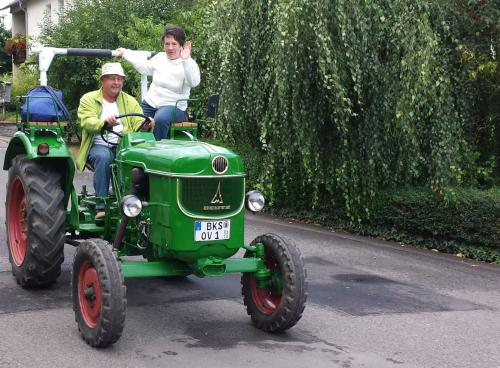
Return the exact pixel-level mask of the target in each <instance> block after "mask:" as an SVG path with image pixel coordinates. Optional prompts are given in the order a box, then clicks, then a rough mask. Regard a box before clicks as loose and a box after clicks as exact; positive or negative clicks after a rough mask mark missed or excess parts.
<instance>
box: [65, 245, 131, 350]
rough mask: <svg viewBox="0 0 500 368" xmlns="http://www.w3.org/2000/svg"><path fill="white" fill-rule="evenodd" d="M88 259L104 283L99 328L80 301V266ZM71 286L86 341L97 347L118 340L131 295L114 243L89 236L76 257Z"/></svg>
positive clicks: (78, 320)
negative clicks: (87, 318) (88, 322)
mask: <svg viewBox="0 0 500 368" xmlns="http://www.w3.org/2000/svg"><path fill="white" fill-rule="evenodd" d="M85 260H89V261H90V262H91V263H92V264H93V266H94V268H95V269H96V271H97V274H98V277H99V281H100V283H101V290H102V309H101V320H100V322H99V323H98V324H97V326H96V327H95V328H90V327H89V326H87V325H86V323H85V321H84V320H83V318H82V315H81V311H80V304H79V301H78V274H79V266H80V265H81V264H82V262H83V261H85ZM71 290H72V299H73V310H74V312H75V320H76V322H77V324H78V330H79V331H80V333H81V335H82V338H83V339H84V340H85V342H86V343H87V344H89V345H90V346H92V347H96V348H104V347H107V346H109V345H112V344H114V343H115V342H117V341H118V339H119V338H120V336H121V334H122V332H123V328H124V326H125V316H126V309H127V297H126V286H125V280H124V277H123V274H122V271H121V268H120V264H119V262H118V261H117V259H116V258H115V256H114V254H113V251H112V247H111V244H109V243H108V242H106V241H105V240H102V239H88V240H86V241H84V242H82V243H81V244H80V245H79V246H78V248H77V251H76V253H75V258H74V261H73V271H72V276H71Z"/></svg>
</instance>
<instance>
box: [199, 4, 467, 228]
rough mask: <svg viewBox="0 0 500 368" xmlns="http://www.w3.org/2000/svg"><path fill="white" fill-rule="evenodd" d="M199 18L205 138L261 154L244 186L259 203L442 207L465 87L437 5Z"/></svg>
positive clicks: (255, 11) (457, 165)
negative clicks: (397, 201)
mask: <svg viewBox="0 0 500 368" xmlns="http://www.w3.org/2000/svg"><path fill="white" fill-rule="evenodd" d="M203 9H204V10H203V12H202V14H198V19H200V20H202V22H201V23H200V24H201V25H200V27H201V26H202V27H203V32H201V29H199V32H198V37H199V40H198V44H201V45H203V49H204V50H199V51H198V54H197V57H198V58H199V59H200V60H201V63H202V64H203V66H204V70H205V74H204V77H205V82H204V85H205V88H206V89H210V90H219V91H220V92H221V93H222V95H223V99H224V100H223V101H224V103H223V107H222V111H221V113H222V119H221V124H219V125H218V126H216V127H214V129H215V131H216V133H217V135H218V136H220V137H223V138H224V139H229V140H232V141H234V142H236V143H248V144H251V146H252V147H254V149H255V150H258V151H259V152H260V153H261V155H262V156H261V157H262V162H261V165H262V171H261V175H260V177H259V180H258V181H259V183H260V185H261V188H263V189H264V190H265V192H266V195H267V196H268V198H270V199H271V201H272V203H273V204H275V205H277V206H284V207H292V208H295V209H310V208H331V207H332V206H343V207H345V208H346V209H347V211H348V213H349V214H350V215H351V216H352V218H360V217H363V216H366V215H369V208H370V203H371V201H372V199H373V198H375V197H376V195H377V193H379V192H380V191H382V190H386V189H391V188H398V187H402V186H407V185H426V186H428V187H429V188H430V189H432V190H434V191H435V192H436V193H441V194H443V193H446V191H445V188H448V187H450V186H456V185H460V184H462V183H463V181H464V180H466V179H467V178H468V177H470V176H471V175H470V171H471V170H473V167H474V162H473V161H474V160H473V157H475V156H474V152H472V149H471V147H472V145H471V144H470V143H471V142H469V141H468V140H467V135H466V134H465V132H466V131H467V130H466V126H465V124H466V121H467V119H468V115H467V114H468V112H467V111H468V104H467V103H466V102H464V101H466V100H467V97H468V96H466V95H464V92H463V89H462V88H461V86H462V85H463V83H464V80H467V77H466V76H465V75H464V73H465V71H464V68H462V66H461V64H460V59H459V57H458V53H457V51H456V47H457V46H458V45H457V44H456V43H457V42H458V41H456V40H454V36H453V34H452V31H451V30H450V29H451V28H450V20H449V19H447V17H449V15H448V13H447V12H446V9H441V7H440V5H439V2H436V1H418V2H414V1H406V0H400V1H394V0H386V1H384V0H377V1H373V0H359V1H355V2H354V1H347V0H331V1H325V0H277V1H276V0H273V1H270V0H239V1H234V0H221V1H217V2H208V3H207V6H205V7H204V8H203ZM194 28H196V27H194ZM195 33H196V32H195ZM200 34H201V35H200ZM471 157H472V158H471Z"/></svg>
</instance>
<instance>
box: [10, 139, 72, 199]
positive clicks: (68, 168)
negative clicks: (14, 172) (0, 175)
mask: <svg viewBox="0 0 500 368" xmlns="http://www.w3.org/2000/svg"><path fill="white" fill-rule="evenodd" d="M41 143H46V144H48V146H49V152H48V153H47V154H44V155H42V154H39V153H38V145H39V144H41ZM17 155H26V156H27V157H28V159H29V160H44V161H45V160H47V161H50V162H53V163H54V165H53V166H54V168H55V169H56V170H57V171H59V172H60V173H61V188H62V189H63V190H64V203H65V204H67V203H68V199H69V196H70V193H71V190H72V187H73V177H74V175H75V163H74V161H73V158H72V157H71V153H70V152H69V150H68V147H67V146H66V143H65V142H64V140H63V139H62V138H61V136H59V135H53V134H47V135H34V136H28V135H27V134H26V133H24V132H21V131H19V132H16V133H15V134H14V135H13V136H12V138H11V139H10V142H9V146H8V147H7V151H6V152H5V160H4V163H3V169H4V170H9V168H10V167H11V166H12V160H13V159H14V157H16V156H17Z"/></svg>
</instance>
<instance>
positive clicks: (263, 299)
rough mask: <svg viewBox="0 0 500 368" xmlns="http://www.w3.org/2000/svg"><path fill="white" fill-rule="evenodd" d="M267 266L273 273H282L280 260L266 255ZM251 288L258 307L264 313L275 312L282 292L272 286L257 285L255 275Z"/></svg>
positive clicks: (252, 278) (251, 281) (251, 279)
mask: <svg viewBox="0 0 500 368" xmlns="http://www.w3.org/2000/svg"><path fill="white" fill-rule="evenodd" d="M265 264H266V267H267V268H268V269H269V270H270V271H271V274H273V273H281V272H280V267H279V265H278V262H276V260H274V259H273V258H270V257H268V255H266V261H265ZM250 290H251V292H252V299H253V301H254V303H255V305H256V306H257V308H258V309H259V310H260V311H261V312H262V313H264V314H273V313H274V312H275V311H276V310H277V309H278V308H279V305H280V303H281V294H277V293H276V291H275V290H273V289H272V288H260V287H258V286H257V281H256V280H255V276H252V277H251V278H250Z"/></svg>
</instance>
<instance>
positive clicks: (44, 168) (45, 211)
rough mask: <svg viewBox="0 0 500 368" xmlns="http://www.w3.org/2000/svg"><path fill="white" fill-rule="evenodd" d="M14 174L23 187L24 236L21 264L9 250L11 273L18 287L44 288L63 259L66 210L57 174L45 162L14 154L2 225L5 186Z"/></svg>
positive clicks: (59, 271)
mask: <svg viewBox="0 0 500 368" xmlns="http://www.w3.org/2000/svg"><path fill="white" fill-rule="evenodd" d="M16 177H19V178H20V179H21V181H22V183H23V184H24V188H25V195H26V201H27V233H28V235H27V251H26V257H25V260H24V262H23V264H22V265H21V266H19V267H17V266H16V265H15V264H14V262H13V260H12V256H11V255H10V250H9V256H10V257H11V258H10V259H11V264H12V273H13V275H14V276H15V278H16V281H17V283H18V284H20V285H21V286H22V287H47V286H49V285H51V284H53V283H54V282H55V281H56V279H57V278H58V277H59V275H60V274H61V264H62V263H63V261H64V241H65V232H64V224H65V221H66V211H65V209H64V203H63V199H64V192H63V190H62V188H61V175H60V173H59V172H57V171H56V170H54V169H53V168H52V167H51V166H50V164H49V163H48V162H43V161H37V160H29V159H28V158H27V157H26V155H18V156H16V157H15V158H14V159H13V161H12V166H11V168H10V169H9V180H8V182H7V200H6V203H5V208H6V227H7V226H8V221H9V220H8V208H7V205H8V204H7V203H8V196H9V189H10V185H11V183H12V182H13V180H14V179H15V178H16ZM7 238H8V237H7Z"/></svg>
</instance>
